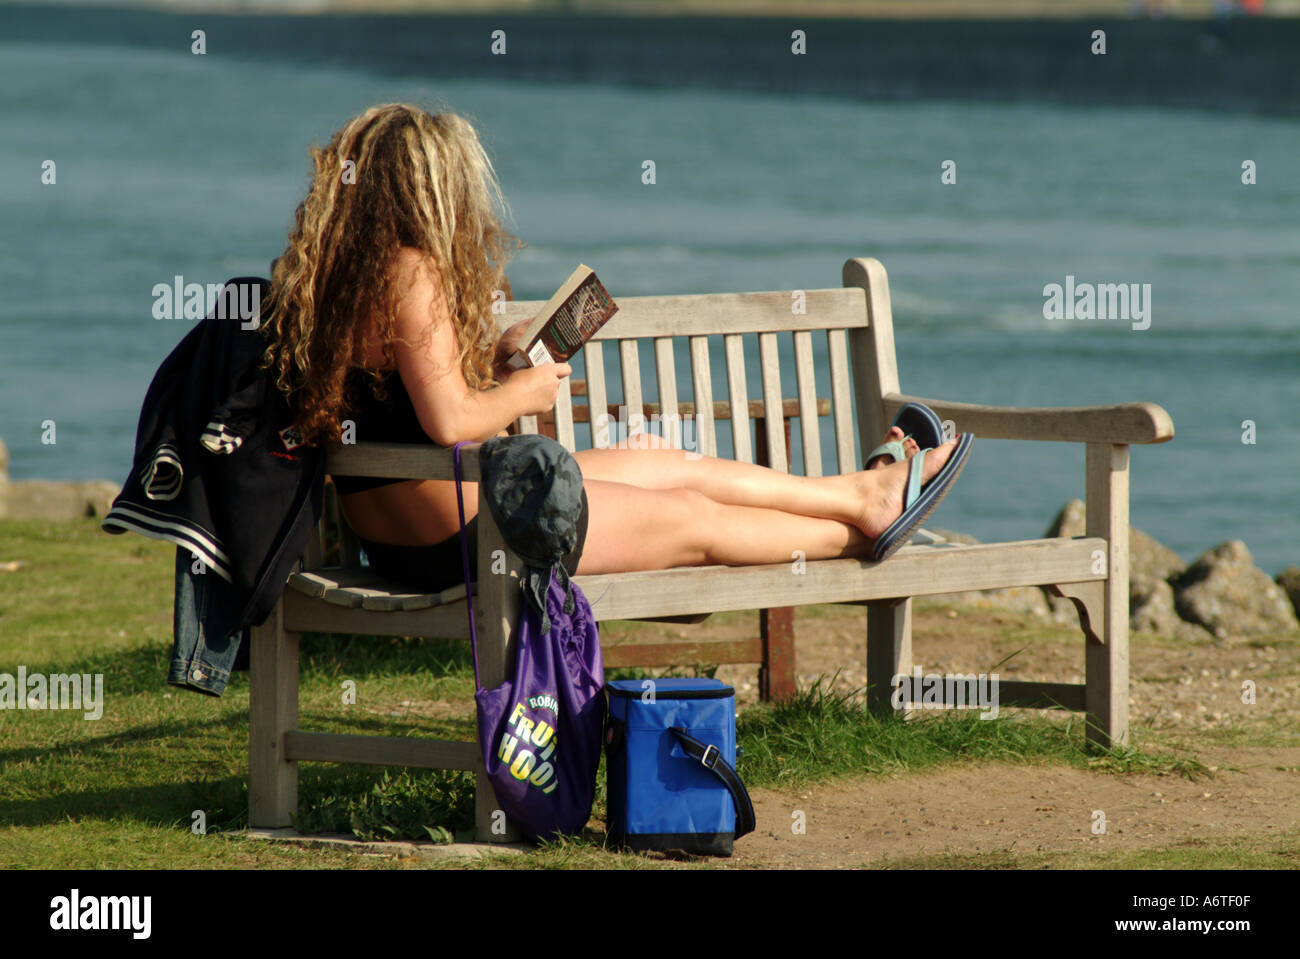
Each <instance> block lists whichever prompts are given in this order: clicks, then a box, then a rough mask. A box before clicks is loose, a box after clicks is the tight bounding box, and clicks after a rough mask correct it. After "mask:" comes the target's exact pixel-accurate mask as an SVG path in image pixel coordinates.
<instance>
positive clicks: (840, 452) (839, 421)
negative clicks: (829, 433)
mask: <svg viewBox="0 0 1300 959" xmlns="http://www.w3.org/2000/svg"><path fill="white" fill-rule="evenodd" d="M826 354H827V356H828V357H829V358H830V366H831V413H832V414H833V415H834V417H835V460H836V463H837V464H838V467H839V471H840V472H841V473H843V472H845V464H846V463H847V464H852V463H853V385H852V383H851V382H850V380H849V345H848V337H847V336H846V334H845V332H844V331H843V330H827V331H826ZM863 452H864V453H865V452H866V449H864V450H863Z"/></svg>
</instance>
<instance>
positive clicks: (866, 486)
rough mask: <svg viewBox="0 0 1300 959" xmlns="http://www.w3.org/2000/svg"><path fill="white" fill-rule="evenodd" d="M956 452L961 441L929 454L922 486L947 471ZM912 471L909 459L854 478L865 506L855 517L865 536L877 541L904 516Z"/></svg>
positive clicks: (922, 471)
mask: <svg viewBox="0 0 1300 959" xmlns="http://www.w3.org/2000/svg"><path fill="white" fill-rule="evenodd" d="M891 432H892V431H891ZM890 438H891V439H894V438H895V437H890ZM956 448H957V441H956V440H949V441H948V442H947V443H944V444H943V445H942V446H939V447H937V448H936V449H933V450H930V451H929V452H927V453H926V454H925V463H924V465H923V466H922V467H921V482H922V484H925V483H928V482H930V480H931V479H933V478H934V476H935V474H936V473H938V472H939V470H941V469H943V466H944V464H945V463H947V462H948V457H950V456H952V453H953V450H954V449H956ZM911 470H912V461H911V458H910V456H909V458H908V459H906V460H900V461H899V462H897V463H891V464H889V465H887V466H878V467H876V468H875V469H866V470H862V471H861V472H859V473H855V474H853V475H854V477H855V479H856V480H857V490H858V495H859V496H860V497H861V502H862V505H861V507H860V509H859V510H858V511H857V512H856V514H855V515H856V517H857V519H856V520H855V525H856V526H857V527H858V529H860V530H862V533H863V535H864V536H867V537H868V538H870V539H876V538H877V537H878V536H880V534H881V533H883V532H884V531H885V530H887V529H888V528H889V524H890V523H892V522H894V520H896V519H898V517H900V516H902V515H903V493H904V492H905V491H906V489H907V479H908V476H909V475H910V473H911Z"/></svg>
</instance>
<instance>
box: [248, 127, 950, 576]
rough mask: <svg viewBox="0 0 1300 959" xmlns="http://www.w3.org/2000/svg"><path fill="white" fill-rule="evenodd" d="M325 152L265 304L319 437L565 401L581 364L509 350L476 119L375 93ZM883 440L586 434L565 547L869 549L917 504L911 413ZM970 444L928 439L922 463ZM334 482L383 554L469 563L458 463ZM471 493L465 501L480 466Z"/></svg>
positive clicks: (624, 554) (604, 564) (585, 567)
mask: <svg viewBox="0 0 1300 959" xmlns="http://www.w3.org/2000/svg"><path fill="white" fill-rule="evenodd" d="M312 154H313V157H314V159H315V167H316V169H315V175H314V177H313V179H312V182H311V186H310V189H309V191H308V194H307V197H306V199H305V200H304V201H303V203H302V204H301V206H299V208H298V210H297V214H296V217H295V222H294V225H293V227H292V228H291V230H290V234H289V243H288V247H287V248H286V250H285V252H284V254H283V255H282V256H281V257H280V258H279V259H278V260H277V261H276V263H275V265H274V268H273V276H272V289H271V301H270V306H269V308H268V309H267V310H266V311H265V312H264V314H263V319H264V325H263V330H264V331H265V333H266V334H267V337H268V349H267V354H266V362H267V363H268V365H269V366H270V367H271V368H272V371H273V372H274V373H275V375H276V377H277V382H278V385H279V386H280V388H281V389H282V390H283V391H285V393H286V394H288V395H289V397H290V401H291V403H292V404H293V408H294V410H295V411H296V414H297V426H298V429H299V430H300V431H301V433H302V435H303V437H304V439H306V440H307V441H308V442H313V443H316V442H330V441H338V440H339V439H340V438H341V436H342V430H343V427H344V423H345V421H349V420H350V421H352V423H353V424H354V425H355V434H354V438H355V441H356V442H405V443H436V444H439V445H441V446H452V445H453V444H455V443H456V442H458V441H460V440H482V439H486V438H488V437H491V436H494V435H504V433H505V430H506V427H507V425H509V424H510V423H512V422H513V421H514V420H515V419H516V418H518V417H520V416H523V415H527V414H540V413H544V412H546V411H548V410H550V409H551V408H552V407H553V405H554V403H555V399H556V394H557V391H558V389H559V383H560V380H561V378H563V377H566V376H568V375H569V374H570V372H571V371H570V367H569V365H568V364H566V363H550V364H546V365H543V366H539V367H536V368H532V367H527V368H524V369H518V370H516V369H512V368H511V367H510V365H508V363H507V360H508V358H509V356H510V355H511V353H513V352H514V350H515V348H516V346H517V345H518V342H517V341H518V338H519V335H520V333H521V332H522V328H523V326H524V325H526V324H519V325H517V326H515V327H512V328H511V329H510V330H507V331H506V332H505V334H504V335H501V334H499V333H498V327H497V324H496V322H495V321H494V319H493V313H492V306H493V302H494V297H499V294H498V293H497V291H507V295H508V290H509V285H508V283H507V280H506V277H505V270H504V266H505V261H506V260H507V259H508V258H509V255H511V251H512V247H514V246H516V245H517V242H518V241H517V240H516V239H515V237H514V236H512V235H511V234H510V233H508V232H506V230H505V229H504V228H503V227H502V225H501V221H500V220H499V218H498V214H497V210H498V209H505V204H504V200H503V198H502V197H501V194H500V189H499V186H498V184H497V181H496V177H495V173H494V171H493V169H492V165H491V162H490V160H489V159H488V157H487V155H486V153H485V151H484V150H483V147H482V146H481V144H480V142H479V139H478V137H477V135H476V134H475V131H474V128H473V127H472V126H471V125H470V124H469V122H467V121H466V120H465V119H463V118H461V117H459V116H457V115H455V114H452V113H442V114H438V115H436V116H435V115H431V114H429V113H427V112H425V111H423V110H421V109H419V108H415V107H409V106H405V105H401V104H389V105H384V106H377V107H373V108H371V109H369V110H367V111H365V112H364V113H362V114H361V115H360V116H357V117H356V118H354V119H352V120H351V121H349V122H348V123H347V124H346V125H345V126H344V127H343V128H342V129H341V130H339V131H338V133H337V134H335V136H334V138H333V139H332V140H331V142H330V144H329V145H328V146H327V147H325V148H324V149H320V148H313V150H312ZM886 439H889V440H894V441H901V442H902V446H901V447H897V446H896V447H894V449H895V451H897V452H899V453H903V454H905V455H904V456H903V458H902V459H899V460H898V461H895V462H891V460H892V459H894V457H890V456H881V457H877V458H876V459H875V460H874V461H873V462H870V463H868V464H867V465H868V466H869V467H871V468H869V469H866V470H862V471H859V472H854V473H849V474H846V475H841V476H828V477H824V478H806V477H801V476H793V475H789V474H786V473H782V472H779V471H776V470H771V469H767V468H765V467H761V466H753V465H749V464H745V463H738V462H733V461H730V460H725V459H715V458H712V457H702V456H693V455H688V454H687V453H686V452H684V451H683V450H680V449H675V448H672V447H671V446H669V445H668V444H667V443H665V442H663V441H662V440H660V438H659V437H656V436H653V435H644V434H643V435H641V436H639V437H633V438H632V439H631V440H629V441H625V442H624V443H622V444H620V445H619V446H618V447H615V448H608V449H591V450H582V451H579V452H578V453H576V454H575V457H576V459H577V461H578V463H579V465H580V467H581V469H582V474H583V479H584V499H585V503H584V507H585V509H584V517H583V520H584V523H583V526H584V528H585V537H584V538H583V541H581V542H580V543H579V544H578V547H577V549H576V550H575V551H574V553H573V554H572V555H571V556H570V557H567V558H566V566H568V567H569V569H570V571H571V572H577V573H608V572H620V571H633V570H647V569H666V568H668V567H673V566H691V565H704V564H730V565H746V564H758V563H779V562H788V561H789V560H790V558H791V556H792V555H795V551H796V550H802V551H803V554H804V555H805V556H806V558H808V559H823V558H829V557H836V556H851V555H858V554H861V553H864V552H866V551H868V550H869V548H870V546H871V544H872V542H873V540H874V539H875V538H876V537H878V536H880V535H881V533H882V532H883V531H885V530H886V528H887V527H889V526H890V525H891V523H894V521H895V520H897V519H898V518H899V516H900V514H901V513H902V512H903V508H904V488H905V486H906V485H907V484H908V482H909V466H910V462H909V461H910V460H911V458H912V457H913V456H914V455H915V454H916V453H917V446H916V443H915V442H913V441H911V440H907V439H905V438H904V436H903V434H902V431H901V430H899V429H898V428H895V429H893V430H891V435H890V436H888V437H886ZM953 448H954V444H953V443H951V442H950V443H945V444H942V445H938V446H937V448H935V449H933V450H932V451H931V452H929V454H928V455H927V456H925V457H923V462H922V466H923V468H924V469H923V474H922V477H921V479H922V482H928V481H929V480H930V478H931V477H933V476H934V475H935V474H936V473H938V472H939V471H940V470H941V469H942V468H943V466H944V464H945V462H947V460H948V458H949V456H950V455H951V454H952V452H953ZM334 483H335V485H336V487H337V489H338V491H339V493H340V497H341V502H342V506H343V510H344V512H345V514H346V516H347V519H348V522H349V524H350V525H351V526H352V528H353V529H354V530H355V531H356V532H357V534H358V535H359V536H360V537H361V538H362V540H363V544H364V546H365V548H366V552H367V555H368V556H369V558H370V562H371V564H372V565H373V566H374V567H375V568H376V569H377V570H378V571H379V572H381V573H382V574H384V575H385V576H388V577H390V578H392V579H394V580H395V581H398V582H402V583H405V584H406V585H408V586H409V587H411V588H419V589H426V590H437V589H443V588H446V587H448V586H451V585H454V584H455V583H457V582H460V581H461V580H462V575H461V569H460V547H459V540H458V533H459V529H460V523H459V520H458V516H457V506H456V489H455V484H454V483H453V482H450V481H438V480H380V479H371V478H362V477H346V476H338V477H334ZM465 506H466V511H467V520H468V519H469V518H470V517H472V516H473V515H474V513H475V512H476V510H477V490H476V488H475V487H474V484H467V485H466V490H465ZM475 527H476V524H475V523H474V522H473V521H470V523H469V531H470V532H471V533H473V531H474V528H475ZM470 548H471V555H474V552H473V549H474V545H473V543H472V542H471V544H470Z"/></svg>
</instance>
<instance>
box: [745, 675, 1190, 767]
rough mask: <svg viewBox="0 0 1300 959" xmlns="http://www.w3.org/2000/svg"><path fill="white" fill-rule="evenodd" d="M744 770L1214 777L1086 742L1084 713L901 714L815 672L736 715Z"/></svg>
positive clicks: (1157, 757)
mask: <svg viewBox="0 0 1300 959" xmlns="http://www.w3.org/2000/svg"><path fill="white" fill-rule="evenodd" d="M736 735H737V738H738V739H739V740H740V741H741V742H742V743H743V744H744V750H745V755H744V759H743V761H742V763H741V770H740V771H741V772H742V773H743V775H744V778H745V781H746V783H748V784H752V785H754V786H778V787H783V786H795V785H803V784H806V783H814V782H824V781H827V780H829V779H833V778H836V777H839V776H854V775H862V774H868V775H871V774H889V773H900V772H915V771H918V770H921V769H926V768H931V767H934V766H939V765H944V764H952V763H978V762H999V763H1041V762H1056V763H1062V764H1065V765H1070V766H1075V767H1078V768H1094V769H1106V770H1108V771H1112V772H1151V773H1174V774H1178V775H1182V776H1187V777H1189V778H1193V779H1194V778H1198V777H1202V776H1208V775H1210V773H1209V771H1208V770H1207V769H1206V768H1205V767H1204V766H1203V765H1202V764H1201V763H1200V762H1198V761H1197V760H1196V759H1195V758H1194V757H1192V756H1189V755H1186V754H1183V755H1180V754H1177V753H1175V752H1170V751H1162V752H1158V753H1147V752H1143V751H1141V750H1138V749H1135V748H1132V747H1130V748H1124V749H1113V750H1109V751H1106V752H1103V753H1097V752H1095V751H1093V750H1090V749H1089V747H1088V746H1087V744H1086V743H1085V740H1084V725H1083V722H1082V720H1081V719H1079V718H1077V717H1075V716H1073V715H1071V716H1070V718H1067V719H1065V720H1064V721H1058V720H1052V719H1044V718H1039V717H1036V716H1032V715H1031V716H1017V717H1011V716H1006V717H999V718H998V719H991V720H982V719H980V718H979V715H978V714H977V713H976V712H975V711H974V710H967V711H955V710H954V711H947V712H944V713H933V714H929V715H926V714H921V715H920V716H919V717H918V718H915V719H912V720H909V721H904V720H902V719H901V718H899V717H895V716H890V717H886V718H879V717H876V716H873V715H872V714H870V713H868V712H867V711H866V709H865V707H864V706H863V704H862V702H861V699H860V698H858V697H856V696H855V694H854V691H848V690H846V691H843V692H829V691H828V690H827V688H826V686H824V685H823V684H822V682H821V681H820V680H819V681H818V682H817V683H815V684H814V685H813V686H812V688H810V689H808V690H806V691H801V692H800V693H798V694H797V695H796V696H794V697H793V698H792V699H790V700H787V701H785V702H781V703H776V704H772V705H759V706H754V707H751V708H750V709H747V710H746V711H745V712H744V713H742V714H741V716H740V719H739V720H738V722H737V728H736Z"/></svg>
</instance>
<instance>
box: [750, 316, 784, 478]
mask: <svg viewBox="0 0 1300 959" xmlns="http://www.w3.org/2000/svg"><path fill="white" fill-rule="evenodd" d="M776 336H777V335H776V334H775V333H760V334H758V360H759V364H760V365H761V367H762V370H763V429H764V432H765V433H766V434H767V465H768V466H770V467H772V469H774V470H780V471H781V472H782V473H788V472H790V460H789V457H788V456H787V455H786V449H785V417H784V409H785V403H784V397H783V396H782V395H781V357H780V354H779V353H778V352H777V340H776Z"/></svg>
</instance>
